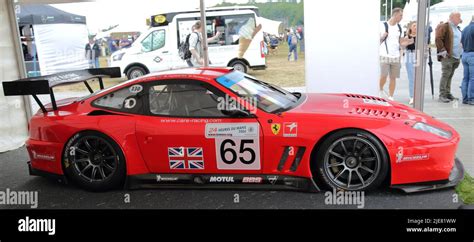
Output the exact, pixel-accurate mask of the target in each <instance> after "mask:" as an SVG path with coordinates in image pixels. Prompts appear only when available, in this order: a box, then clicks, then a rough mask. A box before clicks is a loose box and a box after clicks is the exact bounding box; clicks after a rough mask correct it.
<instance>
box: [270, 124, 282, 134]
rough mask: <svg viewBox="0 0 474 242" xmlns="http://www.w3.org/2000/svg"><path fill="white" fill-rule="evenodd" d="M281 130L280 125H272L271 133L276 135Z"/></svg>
mask: <svg viewBox="0 0 474 242" xmlns="http://www.w3.org/2000/svg"><path fill="white" fill-rule="evenodd" d="M280 130H281V124H272V133H273V134H274V135H278V134H279V133H280Z"/></svg>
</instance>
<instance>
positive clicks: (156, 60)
mask: <svg viewBox="0 0 474 242" xmlns="http://www.w3.org/2000/svg"><path fill="white" fill-rule="evenodd" d="M153 61H154V62H156V63H160V62H162V61H163V59H161V58H160V57H159V56H157V57H155V59H153Z"/></svg>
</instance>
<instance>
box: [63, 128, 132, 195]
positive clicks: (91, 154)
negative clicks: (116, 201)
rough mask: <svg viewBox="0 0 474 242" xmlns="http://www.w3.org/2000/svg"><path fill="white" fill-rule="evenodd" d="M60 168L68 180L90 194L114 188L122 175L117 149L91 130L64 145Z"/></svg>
mask: <svg viewBox="0 0 474 242" xmlns="http://www.w3.org/2000/svg"><path fill="white" fill-rule="evenodd" d="M63 167H64V171H65V173H66V175H67V177H68V178H69V179H71V180H72V181H73V182H74V183H75V184H77V185H79V186H80V187H81V188H84V189H86V190H90V191H107V190H111V189H114V188H118V187H119V186H120V185H122V184H123V182H124V180H125V176H126V171H125V169H126V168H125V157H124V155H123V153H122V150H121V149H120V147H119V146H118V145H117V144H116V143H115V142H114V141H113V140H112V139H111V138H109V137H107V136H105V135H104V134H101V133H98V132H93V131H87V132H83V133H79V134H77V135H75V136H74V137H73V138H72V139H71V140H70V141H69V142H68V144H67V145H66V148H65V150H64V155H63Z"/></svg>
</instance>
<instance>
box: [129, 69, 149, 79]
mask: <svg viewBox="0 0 474 242" xmlns="http://www.w3.org/2000/svg"><path fill="white" fill-rule="evenodd" d="M146 74H147V71H146V70H145V68H143V67H140V66H132V67H131V68H130V69H128V71H127V77H128V79H129V80H132V79H135V78H139V77H141V76H144V75H146Z"/></svg>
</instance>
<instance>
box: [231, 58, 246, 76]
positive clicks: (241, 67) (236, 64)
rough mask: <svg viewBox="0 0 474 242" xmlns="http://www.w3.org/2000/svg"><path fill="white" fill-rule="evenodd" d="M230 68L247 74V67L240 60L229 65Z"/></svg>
mask: <svg viewBox="0 0 474 242" xmlns="http://www.w3.org/2000/svg"><path fill="white" fill-rule="evenodd" d="M230 67H232V68H234V70H236V71H240V72H243V73H247V65H246V64H245V62H243V61H241V60H235V61H233V62H232V63H231V64H230Z"/></svg>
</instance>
